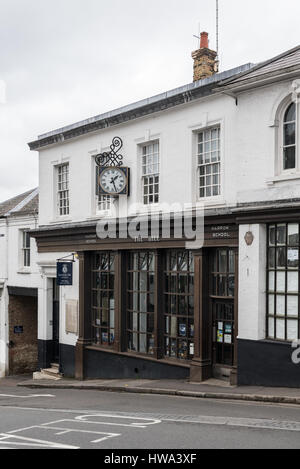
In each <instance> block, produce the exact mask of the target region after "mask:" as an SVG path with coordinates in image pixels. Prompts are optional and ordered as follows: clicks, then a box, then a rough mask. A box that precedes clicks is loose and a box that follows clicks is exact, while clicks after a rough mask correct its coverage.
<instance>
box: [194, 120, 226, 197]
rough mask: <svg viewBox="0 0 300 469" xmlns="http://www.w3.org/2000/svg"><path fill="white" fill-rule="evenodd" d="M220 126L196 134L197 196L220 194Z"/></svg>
mask: <svg viewBox="0 0 300 469" xmlns="http://www.w3.org/2000/svg"><path fill="white" fill-rule="evenodd" d="M220 133H221V130H220V127H214V128H212V129H207V130H205V131H203V132H200V133H199V134H198V142H197V156H198V177H199V197H200V198H205V197H215V196H218V195H220V194H221V149H220Z"/></svg>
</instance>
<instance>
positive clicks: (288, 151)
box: [283, 103, 296, 171]
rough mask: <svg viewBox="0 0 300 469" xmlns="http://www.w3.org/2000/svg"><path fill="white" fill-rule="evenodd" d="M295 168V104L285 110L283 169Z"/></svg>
mask: <svg viewBox="0 0 300 469" xmlns="http://www.w3.org/2000/svg"><path fill="white" fill-rule="evenodd" d="M295 168H296V104H295V103H292V104H290V105H289V107H288V108H287V110H286V112H285V115H284V122H283V169H284V171H286V170H289V169H295Z"/></svg>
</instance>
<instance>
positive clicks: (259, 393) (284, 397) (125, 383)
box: [14, 377, 300, 405]
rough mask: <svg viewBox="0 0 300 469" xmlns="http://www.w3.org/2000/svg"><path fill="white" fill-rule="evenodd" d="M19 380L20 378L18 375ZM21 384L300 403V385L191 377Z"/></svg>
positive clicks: (22, 380)
mask: <svg viewBox="0 0 300 469" xmlns="http://www.w3.org/2000/svg"><path fill="white" fill-rule="evenodd" d="M14 380H17V378H14ZM17 385H18V386H19V387H25V388H29V389H73V390H80V391H83V390H87V391H90V390H94V391H105V392H116V393H120V392H121V393H135V394H155V395H169V396H177V397H190V398H198V399H216V400H234V401H249V402H266V403H277V404H293V405H300V389H291V388H267V387H260V386H242V387H241V386H240V387H238V386H230V385H229V384H228V383H227V382H225V381H220V380H215V379H211V380H209V381H206V382H204V383H201V384H199V383H192V382H189V381H187V380H102V379H98V380H87V381H77V380H74V379H65V378H63V379H61V380H60V381H53V380H42V381H34V380H32V379H31V378H30V377H25V378H24V377H23V378H22V377H19V378H18V383H17Z"/></svg>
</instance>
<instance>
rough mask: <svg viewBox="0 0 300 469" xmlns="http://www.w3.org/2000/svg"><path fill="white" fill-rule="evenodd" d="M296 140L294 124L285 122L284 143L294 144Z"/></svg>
mask: <svg viewBox="0 0 300 469" xmlns="http://www.w3.org/2000/svg"><path fill="white" fill-rule="evenodd" d="M295 142H296V124H286V125H285V126H284V144H285V145H295Z"/></svg>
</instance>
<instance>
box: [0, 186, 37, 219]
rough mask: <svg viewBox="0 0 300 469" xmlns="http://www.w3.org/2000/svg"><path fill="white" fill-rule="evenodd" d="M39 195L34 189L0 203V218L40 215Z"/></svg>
mask: <svg viewBox="0 0 300 469" xmlns="http://www.w3.org/2000/svg"><path fill="white" fill-rule="evenodd" d="M38 208H39V193H38V189H33V190H30V191H27V192H24V193H23V194H20V195H17V196H16V197H13V198H12V199H9V200H6V201H5V202H2V203H0V217H2V218H3V217H7V216H16V215H26V214H31V213H35V214H36V213H38Z"/></svg>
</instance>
